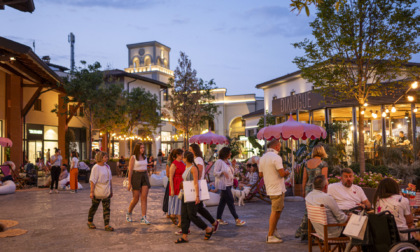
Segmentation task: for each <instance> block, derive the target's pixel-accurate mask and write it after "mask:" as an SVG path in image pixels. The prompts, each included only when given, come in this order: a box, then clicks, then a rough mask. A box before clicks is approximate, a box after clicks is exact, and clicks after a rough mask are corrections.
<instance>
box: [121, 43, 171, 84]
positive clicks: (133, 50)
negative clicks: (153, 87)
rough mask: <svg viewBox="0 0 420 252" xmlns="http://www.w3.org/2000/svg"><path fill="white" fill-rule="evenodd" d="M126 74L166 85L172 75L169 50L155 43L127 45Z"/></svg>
mask: <svg viewBox="0 0 420 252" xmlns="http://www.w3.org/2000/svg"><path fill="white" fill-rule="evenodd" d="M127 48H128V68H126V69H125V71H126V72H129V73H134V74H138V75H142V76H145V77H148V78H151V79H154V80H158V81H161V82H164V83H168V80H169V78H170V77H173V75H174V73H173V71H171V70H170V69H169V55H170V51H171V48H169V47H167V46H165V45H164V44H161V43H159V42H157V41H150V42H142V43H136V44H128V45H127Z"/></svg>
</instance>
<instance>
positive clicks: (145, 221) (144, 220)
mask: <svg viewBox="0 0 420 252" xmlns="http://www.w3.org/2000/svg"><path fill="white" fill-rule="evenodd" d="M140 224H143V225H150V222H149V221H148V220H147V219H146V216H144V217H143V218H141V220H140Z"/></svg>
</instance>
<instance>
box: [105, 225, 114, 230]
mask: <svg viewBox="0 0 420 252" xmlns="http://www.w3.org/2000/svg"><path fill="white" fill-rule="evenodd" d="M105 231H114V228H113V227H111V226H110V225H108V226H105Z"/></svg>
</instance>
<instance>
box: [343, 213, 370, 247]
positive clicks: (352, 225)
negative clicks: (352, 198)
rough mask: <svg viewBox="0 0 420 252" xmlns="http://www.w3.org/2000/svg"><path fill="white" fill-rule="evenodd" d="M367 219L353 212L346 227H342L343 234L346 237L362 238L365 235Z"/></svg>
mask: <svg viewBox="0 0 420 252" xmlns="http://www.w3.org/2000/svg"><path fill="white" fill-rule="evenodd" d="M362 213H363V211H362ZM367 221H368V218H367V216H363V215H357V214H353V215H352V216H351V217H350V220H349V222H348V223H347V225H346V228H344V231H343V234H344V235H346V236H348V237H352V238H355V239H359V240H363V238H364V237H365V232H366V226H367Z"/></svg>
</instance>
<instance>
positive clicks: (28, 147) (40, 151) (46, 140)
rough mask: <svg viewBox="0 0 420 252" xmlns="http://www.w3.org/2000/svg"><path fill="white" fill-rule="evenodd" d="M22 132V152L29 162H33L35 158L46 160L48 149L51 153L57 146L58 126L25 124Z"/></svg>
mask: <svg viewBox="0 0 420 252" xmlns="http://www.w3.org/2000/svg"><path fill="white" fill-rule="evenodd" d="M25 126H26V127H25V129H26V130H25V132H24V139H23V141H24V152H25V155H26V158H27V159H28V161H29V162H31V163H33V164H35V163H36V159H37V158H40V157H43V158H44V160H46V155H47V152H48V150H50V153H51V155H53V154H54V149H55V148H58V127H56V126H46V125H38V124H26V125H25Z"/></svg>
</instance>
